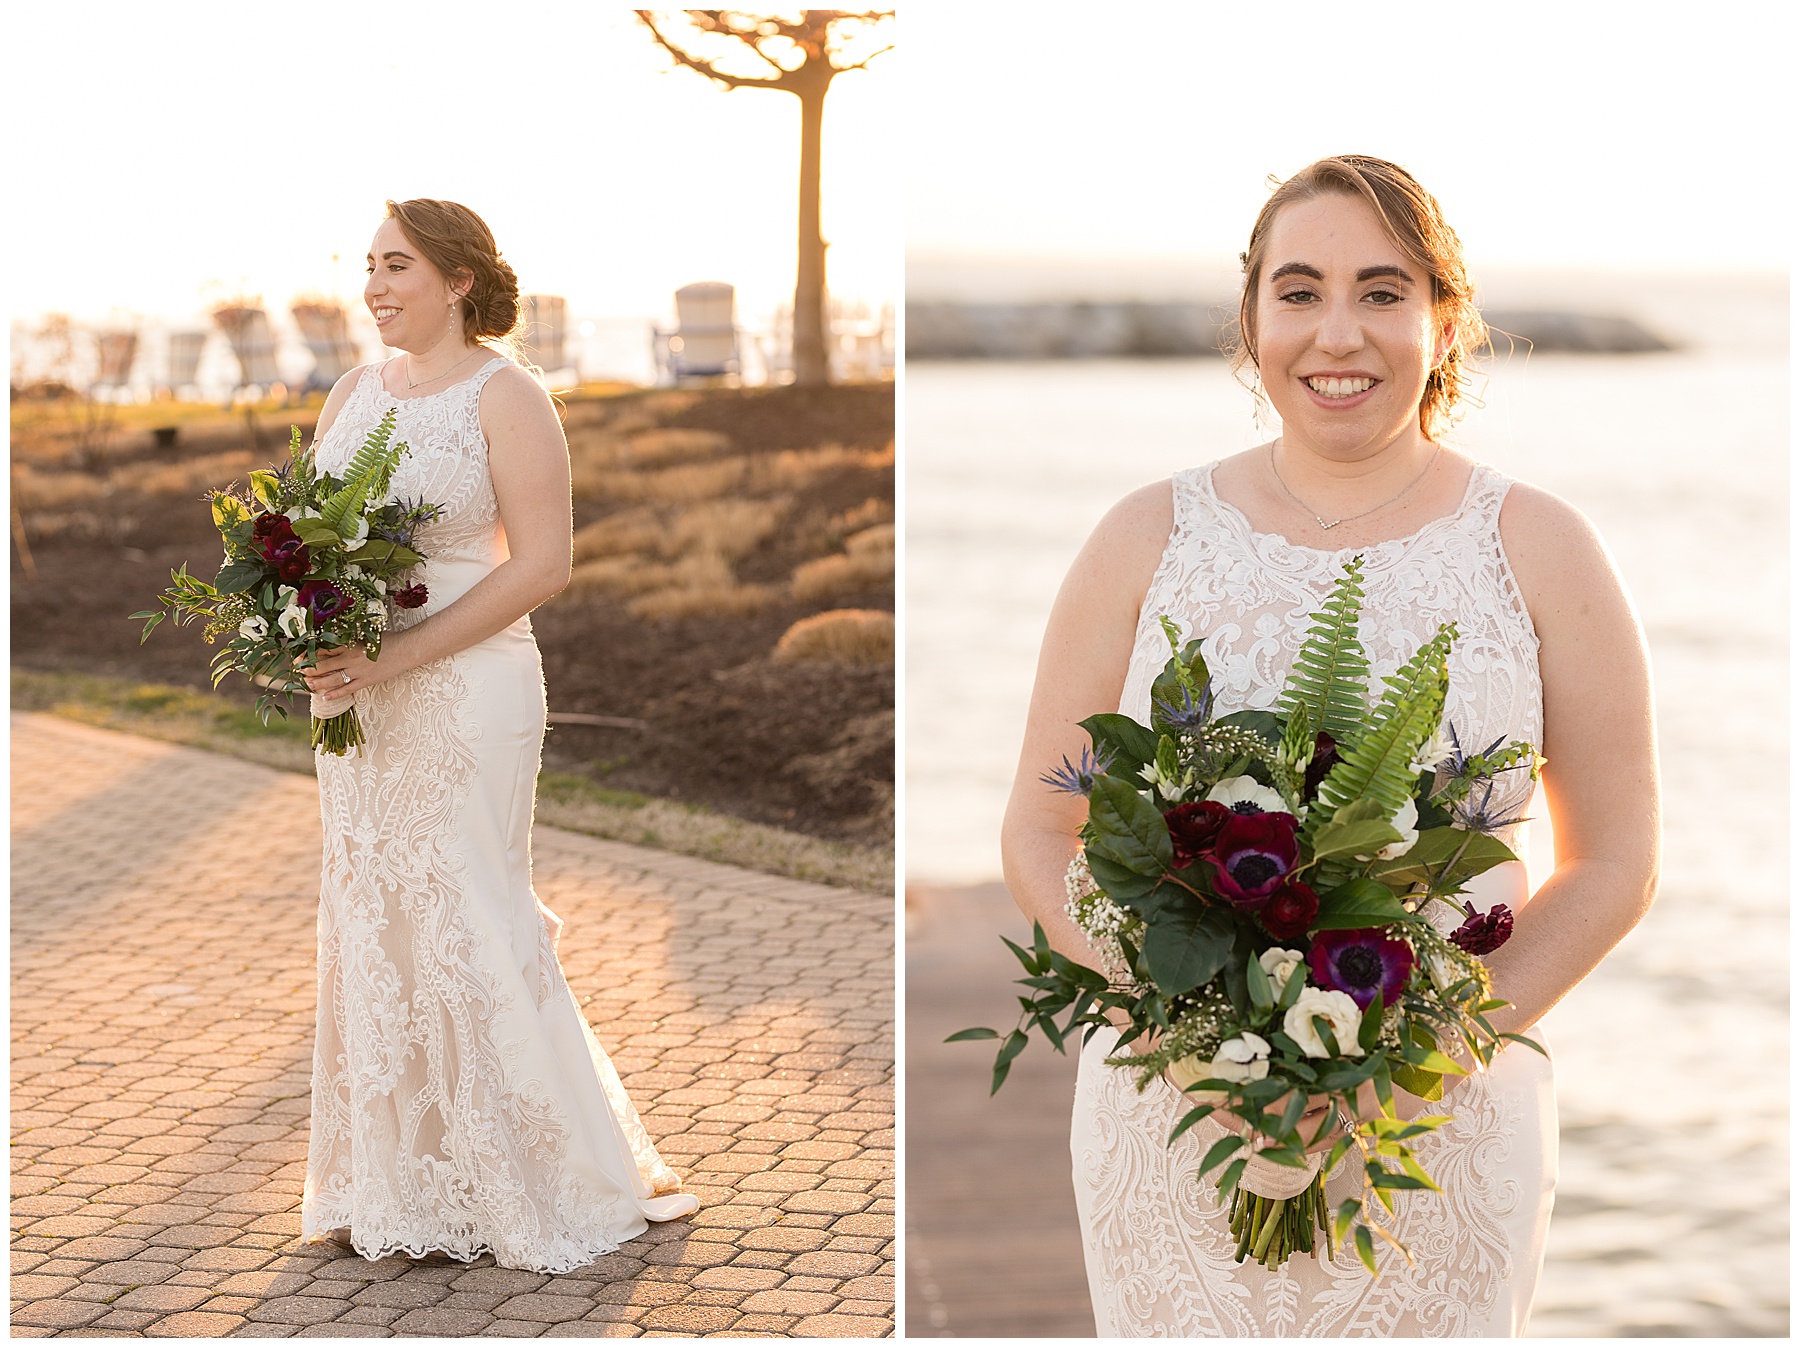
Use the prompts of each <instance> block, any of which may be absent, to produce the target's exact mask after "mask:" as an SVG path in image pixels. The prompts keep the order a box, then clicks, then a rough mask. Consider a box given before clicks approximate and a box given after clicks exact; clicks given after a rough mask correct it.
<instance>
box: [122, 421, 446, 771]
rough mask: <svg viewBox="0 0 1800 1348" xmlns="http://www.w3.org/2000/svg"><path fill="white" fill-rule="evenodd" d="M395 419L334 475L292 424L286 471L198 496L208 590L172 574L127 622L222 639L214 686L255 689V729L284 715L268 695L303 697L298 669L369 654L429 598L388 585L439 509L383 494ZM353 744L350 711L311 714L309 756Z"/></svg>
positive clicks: (183, 571) (392, 465) (394, 463)
mask: <svg viewBox="0 0 1800 1348" xmlns="http://www.w3.org/2000/svg"><path fill="white" fill-rule="evenodd" d="M394 420H395V413H394V411H392V410H390V411H389V412H388V414H387V415H386V416H385V417H383V418H382V420H381V424H380V425H379V426H377V427H375V429H374V430H372V431H370V432H369V435H368V438H367V439H366V440H364V442H363V444H362V447H361V448H360V449H358V450H357V451H356V454H355V456H354V457H353V458H352V459H351V460H350V463H349V465H348V466H347V467H346V468H345V470H344V475H343V476H342V477H337V476H335V475H333V474H331V473H322V472H320V471H319V470H318V467H317V465H316V464H315V463H314V461H313V455H312V451H311V450H310V449H302V448H301V446H300V428H299V427H298V426H296V427H293V428H292V430H291V433H290V436H289V441H288V462H287V464H286V465H285V466H283V467H281V468H279V469H274V470H269V471H257V472H254V473H251V474H250V492H249V495H248V496H247V497H242V496H238V495H236V494H234V493H233V492H230V491H210V492H208V493H207V494H206V497H205V498H204V499H206V500H208V501H209V502H210V503H211V505H212V517H213V523H214V524H215V525H217V526H218V529H219V536H220V538H221V539H222V540H223V542H224V545H225V563H224V565H223V566H222V567H221V568H220V569H219V574H218V575H217V576H216V577H215V578H214V579H213V581H212V582H211V583H210V584H209V583H208V582H206V581H204V580H201V579H200V578H199V577H197V576H194V575H190V574H189V573H188V569H187V567H186V566H185V565H183V566H181V567H178V568H177V569H176V570H175V571H174V572H173V573H172V574H171V579H172V581H173V584H171V585H170V586H169V587H168V588H167V589H165V590H164V591H163V592H162V593H161V594H160V595H159V596H158V597H157V602H158V604H159V605H160V607H159V608H154V609H148V610H145V611H144V612H141V613H134V614H132V615H131V616H132V617H133V618H134V619H137V618H142V619H144V620H145V622H144V635H143V639H144V640H146V641H148V640H149V639H150V634H151V633H152V632H153V631H155V630H156V627H157V624H159V623H160V622H162V620H163V619H164V618H167V617H170V616H171V615H172V616H173V617H174V619H175V622H176V625H177V626H180V625H183V624H186V623H188V622H191V621H193V620H194V619H197V618H199V619H204V620H205V622H206V628H205V633H204V635H205V637H206V640H207V642H208V643H212V642H214V641H216V640H217V639H218V638H219V637H220V636H223V635H224V634H226V633H228V632H229V633H233V636H232V637H231V640H230V641H229V642H227V644H226V645H225V646H224V647H223V648H222V649H221V650H220V651H219V652H218V654H217V655H215V656H214V657H213V661H212V681H213V686H214V687H215V688H216V687H218V686H219V684H220V683H221V682H222V681H223V680H224V678H225V676H226V675H227V674H230V673H233V672H234V671H235V672H237V673H240V674H243V675H245V676H247V677H248V678H250V679H251V680H252V681H253V682H256V683H258V684H259V685H260V686H262V687H263V689H264V690H265V691H264V692H263V693H262V694H261V695H260V696H259V697H258V698H257V701H256V711H257V715H258V716H259V717H261V719H262V722H263V724H264V725H267V724H268V721H269V717H270V715H271V714H274V713H279V714H280V715H282V716H286V715H287V709H286V708H285V707H283V706H281V705H280V703H279V701H278V699H279V698H281V697H284V696H289V697H291V696H292V695H293V694H295V693H301V692H305V691H306V685H305V684H304V683H303V682H301V681H300V680H299V678H298V677H297V671H298V670H299V669H302V668H304V667H306V666H308V665H310V664H311V663H312V662H313V661H314V660H315V659H316V658H317V657H318V654H319V652H320V651H322V650H329V649H333V648H335V647H339V646H353V645H354V646H362V647H365V648H366V649H367V651H368V655H369V658H370V659H371V660H375V659H378V658H380V655H381V639H382V634H383V633H385V632H386V631H387V630H388V628H389V626H390V624H391V623H392V621H393V617H394V613H393V610H397V609H416V608H420V607H422V606H423V605H424V604H425V603H426V601H427V600H428V599H429V598H430V594H429V592H428V591H427V589H426V587H425V586H424V585H422V584H418V583H414V584H411V585H396V584H394V583H393V582H396V581H398V580H401V579H402V578H404V577H405V575H406V573H407V572H409V571H411V570H412V569H413V568H414V567H416V566H418V565H419V564H420V563H421V562H423V561H424V560H425V557H424V554H422V553H420V552H419V551H418V550H417V549H416V548H415V547H414V542H415V535H416V533H417V531H418V528H419V526H420V525H421V524H424V523H426V522H427V521H429V520H432V519H434V518H436V516H437V514H438V510H439V507H437V506H435V505H429V504H426V503H424V502H409V501H398V500H390V499H389V498H388V487H389V484H390V482H391V481H392V480H393V476H394V470H395V469H396V468H397V467H398V466H399V464H400V458H401V455H403V454H405V453H406V445H405V444H404V443H398V444H396V443H391V442H392V437H393V433H394ZM362 743H363V730H362V723H361V721H360V720H358V718H357V715H356V708H355V706H354V705H352V706H350V707H349V708H347V709H346V710H344V711H341V712H338V713H336V714H334V715H330V716H325V717H319V716H314V717H313V718H312V744H313V747H314V748H315V749H318V750H320V751H321V752H323V753H328V754H336V755H340V756H341V755H343V754H346V753H348V752H350V750H352V749H357V750H359V751H360V748H361V745H362Z"/></svg>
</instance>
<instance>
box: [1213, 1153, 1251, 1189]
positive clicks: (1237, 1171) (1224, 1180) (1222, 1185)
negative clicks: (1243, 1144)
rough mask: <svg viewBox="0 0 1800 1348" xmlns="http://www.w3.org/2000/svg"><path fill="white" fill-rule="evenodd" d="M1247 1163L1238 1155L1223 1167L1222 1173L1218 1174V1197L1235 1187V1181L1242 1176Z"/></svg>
mask: <svg viewBox="0 0 1800 1348" xmlns="http://www.w3.org/2000/svg"><path fill="white" fill-rule="evenodd" d="M1248 1164H1249V1162H1248V1160H1247V1159H1246V1158H1244V1157H1242V1156H1240V1157H1238V1159H1237V1160H1235V1161H1233V1162H1232V1163H1231V1164H1230V1165H1228V1166H1226V1167H1225V1170H1224V1173H1222V1174H1221V1175H1220V1176H1219V1197H1221V1198H1223V1197H1225V1196H1226V1195H1227V1194H1229V1193H1230V1192H1231V1191H1232V1190H1233V1189H1235V1188H1237V1182H1238V1181H1239V1180H1240V1179H1242V1178H1243V1175H1244V1167H1245V1166H1246V1165H1248ZM1202 1173H1205V1172H1204V1171H1203V1172H1202Z"/></svg>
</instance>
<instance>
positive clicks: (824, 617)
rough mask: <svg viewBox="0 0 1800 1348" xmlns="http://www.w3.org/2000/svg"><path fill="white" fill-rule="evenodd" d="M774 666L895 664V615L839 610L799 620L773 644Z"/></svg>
mask: <svg viewBox="0 0 1800 1348" xmlns="http://www.w3.org/2000/svg"><path fill="white" fill-rule="evenodd" d="M775 661H776V663H777V664H792V663H794V662H796V661H815V662H817V663H820V664H829V665H851V666H858V667H866V666H874V665H891V664H893V663H894V615H893V614H891V613H886V612H883V611H882V610H880V609H867V608H839V609H831V610H829V611H828V612H825V613H815V614H813V616H812V617H810V618H802V619H801V620H800V621H799V622H797V623H795V624H794V625H793V626H792V627H790V628H788V630H787V631H786V632H784V633H782V635H781V640H780V641H779V642H777V643H776V645H775Z"/></svg>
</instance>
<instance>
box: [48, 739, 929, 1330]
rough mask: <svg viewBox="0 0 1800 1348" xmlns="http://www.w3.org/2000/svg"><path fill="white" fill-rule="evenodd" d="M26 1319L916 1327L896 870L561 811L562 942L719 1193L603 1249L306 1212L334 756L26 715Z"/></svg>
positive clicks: (558, 895)
mask: <svg viewBox="0 0 1800 1348" xmlns="http://www.w3.org/2000/svg"><path fill="white" fill-rule="evenodd" d="M12 724H13V782H14V792H13V837H14V846H13V861H12V879H13V902H12V912H13V949H12V971H13V974H12V976H13V984H12V1019H13V1034H14V1045H13V1055H14V1056H13V1082H14V1085H13V1096H12V1107H13V1114H12V1118H13V1142H14V1146H13V1158H14V1159H13V1164H14V1175H13V1210H12V1215H13V1254H12V1267H13V1277H12V1298H13V1303H12V1304H13V1316H12V1332H13V1334H14V1335H16V1336H49V1335H65V1336H83V1337H89V1336H99V1335H124V1336H139V1335H142V1336H149V1337H226V1336H230V1337H302V1338H310V1337H331V1338H342V1337H351V1336H359V1337H360V1336H372V1337H388V1336H392V1335H432V1336H461V1335H474V1334H490V1335H503V1336H538V1335H544V1336H551V1337H588V1336H593V1337H635V1336H637V1335H641V1334H706V1333H726V1334H732V1335H742V1334H759V1333H761V1334H774V1335H784V1336H785V1335H791V1336H797V1337H865V1336H885V1335H890V1334H892V1333H893V1329H894V1318H893V1221H894V1218H893V1146H894V1133H893V1090H892V1087H893V1000H892V989H893V948H894V947H893V926H892V914H893V909H892V903H891V900H890V898H889V896H886V895H870V894H861V893H856V892H853V891H848V890H841V889H831V888H826V887H823V886H819V885H809V884H804V883H801V882H797V881H791V880H785V879H781V878H778V877H772V876H766V875H760V874H757V873H754V872H749V871H742V870H737V869H735V868H732V867H727V866H720V865H715V864H712V863H708V862H701V861H695V860H691V859H688V858H682V857H675V856H670V855H668V854H665V853H659V852H654V851H650V850H647V849H644V848H637V847H630V846H626V845H624V844H618V843H609V842H603V841H600V840H597V839H593V838H587V837H583V836H580V835H576V834H570V833H563V832H560V831H558V830H555V829H549V828H544V827H541V826H540V828H539V829H538V831H537V833H536V835H535V845H534V866H535V873H534V881H535V884H536V887H537V890H538V893H539V895H540V897H541V898H542V899H543V900H544V902H545V903H546V904H547V905H548V906H549V907H551V908H552V909H554V910H555V911H556V912H557V913H558V914H560V915H561V916H562V918H563V919H564V920H565V922H566V924H567V926H566V928H565V932H564V936H563V941H562V951H561V953H562V959H563V964H564V968H565V970H566V971H567V974H568V978H569V983H570V985H571V986H572V987H573V988H574V989H575V990H576V993H577V996H578V997H579V998H581V1000H582V1002H583V1005H584V1009H585V1012H586V1014H587V1017H588V1019H589V1021H590V1022H591V1023H592V1024H593V1025H594V1027H595V1030H596V1032H597V1033H598V1035H599V1036H600V1039H601V1042H602V1043H603V1044H605V1045H606V1046H607V1048H608V1050H609V1051H610V1052H611V1053H612V1055H613V1060H614V1063H615V1064H616V1065H617V1067H618V1069H619V1072H620V1075H621V1077H622V1078H623V1080H624V1082H625V1085H626V1088H627V1089H628V1090H629V1091H630V1092H631V1095H632V1097H633V1099H634V1100H635V1101H636V1103H637V1105H638V1108H639V1109H640V1111H641V1112H642V1115H643V1118H644V1122H645V1125H646V1126H647V1127H648V1128H649V1129H650V1131H651V1133H652V1135H653V1136H654V1137H655V1138H656V1140H657V1145H658V1146H659V1147H660V1148H661V1149H662V1151H663V1154H664V1156H665V1157H666V1158H667V1159H668V1160H669V1162H670V1163H671V1164H672V1165H673V1166H674V1167H675V1168H676V1170H677V1171H678V1172H680V1173H681V1175H682V1177H683V1179H684V1181H685V1183H686V1186H687V1187H688V1188H689V1189H690V1190H692V1191H693V1192H695V1193H697V1194H698V1195H699V1196H700V1199H701V1204H702V1206H701V1208H700V1210H699V1211H698V1212H697V1213H695V1214H694V1216H693V1217H691V1218H689V1219H687V1220H684V1221H679V1222H672V1223H666V1224H661V1225H657V1226H653V1227H652V1228H651V1229H650V1231H649V1232H648V1233H647V1234H646V1235H644V1236H642V1237H640V1238H639V1239H637V1240H633V1241H629V1242H627V1243H626V1245H625V1246H624V1247H623V1248H621V1249H620V1250H618V1251H617V1252H615V1253H613V1254H609V1255H605V1256H603V1257H602V1258H600V1259H598V1260H596V1261H595V1262H594V1263H592V1264H590V1265H588V1266H587V1267H585V1268H581V1269H578V1270H576V1271H574V1272H572V1273H568V1274H562V1275H556V1276H550V1275H546V1274H540V1273H531V1272H525V1271H521V1270H515V1269H504V1268H498V1267H496V1266H494V1264H493V1261H492V1259H491V1258H486V1257H484V1258H483V1259H481V1260H479V1261H477V1262H476V1263H474V1264H472V1265H450V1266H442V1267H438V1266H428V1265H420V1264H415V1263H413V1262H412V1261H410V1260H407V1259H405V1258H390V1259H384V1260H380V1261H378V1262H370V1261H367V1260H364V1259H362V1258H360V1257H358V1256H355V1255H353V1254H347V1253H343V1252H339V1251H335V1250H332V1249H330V1248H329V1247H324V1246H318V1245H306V1244H303V1243H301V1242H300V1240H299V1238H298V1237H299V1222H300V1214H299V1204H300V1194H301V1190H302V1186H303V1184H304V1180H305V1158H306V1140H307V1106H308V1093H309V1088H310V1078H311V1060H312V1028H313V1025H312V1022H313V1006H314V966H313V957H314V948H313V924H314V918H315V914H316V905H317V889H318V858H319V817H318V801H317V795H316V787H315V785H314V783H313V781H312V779H311V778H309V777H300V776H295V775H291V774H284V773H280V772H275V771H273V770H270V769H266V768H261V767H258V766H255V765H252V764H248V763H243V762H240V761H237V760H234V759H227V758H221V757H217V756H215V755H210V754H206V753H202V752H200V751H197V750H192V749H187V748H182V747H178V746H173V745H166V744H160V743H156V742H153V741H149V740H143V739H138V738H134V737H131V736H125V735H119V734H115V733H112V732H108V731H101V730H96V729H92V728H89V727H85V726H80V725H76V724H72V723H69V722H65V721H61V720H58V719H55V718H51V717H46V716H37V715H19V716H15V717H14V718H13V723H12Z"/></svg>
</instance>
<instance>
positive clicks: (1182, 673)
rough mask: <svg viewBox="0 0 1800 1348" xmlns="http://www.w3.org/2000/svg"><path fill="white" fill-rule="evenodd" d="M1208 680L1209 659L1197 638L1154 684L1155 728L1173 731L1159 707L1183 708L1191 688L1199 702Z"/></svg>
mask: <svg viewBox="0 0 1800 1348" xmlns="http://www.w3.org/2000/svg"><path fill="white" fill-rule="evenodd" d="M1164 630H1165V631H1166V630H1168V629H1167V628H1165V629H1164ZM1171 644H1173V638H1171ZM1207 677H1208V675H1207V670H1206V659H1205V657H1204V656H1202V655H1201V654H1200V641H1199V639H1198V638H1196V639H1195V640H1192V641H1189V642H1188V643H1187V644H1186V645H1185V646H1183V647H1182V648H1181V651H1180V652H1179V653H1178V654H1173V655H1171V656H1170V657H1169V659H1168V661H1167V662H1166V663H1165V664H1164V665H1163V668H1162V673H1160V674H1158V675H1157V676H1156V678H1155V680H1154V681H1153V682H1152V683H1151V685H1150V709H1151V710H1150V723H1151V725H1153V726H1154V727H1155V728H1156V729H1158V730H1167V729H1170V726H1169V724H1168V722H1167V721H1166V720H1164V718H1163V717H1162V715H1161V714H1160V713H1159V712H1158V711H1157V710H1156V704H1157V703H1159V702H1166V703H1168V704H1169V705H1170V706H1172V707H1179V706H1181V705H1182V702H1183V698H1182V689H1183V688H1184V687H1186V688H1188V689H1191V690H1192V696H1193V698H1194V700H1196V701H1198V700H1199V697H1200V690H1201V689H1203V688H1205V687H1206V680H1207ZM1146 761H1148V760H1146Z"/></svg>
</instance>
